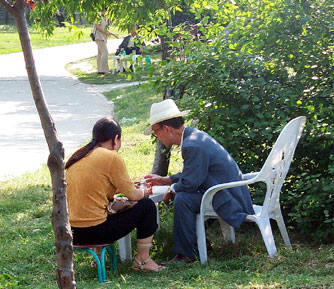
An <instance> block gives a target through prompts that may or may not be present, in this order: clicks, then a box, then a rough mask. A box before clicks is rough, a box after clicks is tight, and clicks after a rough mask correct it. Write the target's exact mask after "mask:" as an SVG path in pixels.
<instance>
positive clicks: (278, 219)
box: [276, 212, 292, 249]
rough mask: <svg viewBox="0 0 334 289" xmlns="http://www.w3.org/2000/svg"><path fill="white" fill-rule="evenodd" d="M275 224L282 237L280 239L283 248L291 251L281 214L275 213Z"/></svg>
mask: <svg viewBox="0 0 334 289" xmlns="http://www.w3.org/2000/svg"><path fill="white" fill-rule="evenodd" d="M276 222H277V225H278V228H279V231H280V232H281V235H282V238H283V240H284V244H285V246H286V247H288V248H289V249H292V246H291V243H290V239H289V235H288V231H287V230H286V227H285V224H284V220H283V216H282V213H281V212H276Z"/></svg>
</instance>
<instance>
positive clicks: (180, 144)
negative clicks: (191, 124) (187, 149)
mask: <svg viewBox="0 0 334 289" xmlns="http://www.w3.org/2000/svg"><path fill="white" fill-rule="evenodd" d="M186 127H187V126H186V125H185V126H184V128H183V131H182V136H181V144H180V147H181V149H182V144H183V136H184V131H185V130H186Z"/></svg>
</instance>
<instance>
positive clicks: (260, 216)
mask: <svg viewBox="0 0 334 289" xmlns="http://www.w3.org/2000/svg"><path fill="white" fill-rule="evenodd" d="M305 122H306V117H305V116H300V117H297V118H295V119H293V120H291V121H290V122H289V123H288V124H287V125H286V126H285V127H284V128H283V130H282V131H281V133H280V135H279V137H278V139H277V141H276V143H275V145H274V147H273V148H272V150H271V152H270V154H269V156H268V158H267V160H266V162H265V163H264V165H263V167H262V169H261V171H260V172H257V173H250V174H245V175H243V180H242V181H237V182H230V183H225V184H218V185H216V186H213V187H211V188H209V189H208V190H207V191H206V192H205V194H204V196H203V199H202V203H201V209H200V213H199V214H197V219H196V233H197V245H198V250H199V255H200V260H201V262H202V263H203V264H204V263H206V261H207V249H206V235H205V226H204V222H205V220H207V219H210V218H216V219H219V222H220V226H221V229H222V233H223V236H224V239H225V241H231V242H233V243H235V233H234V228H233V227H231V226H230V225H228V224H227V223H225V222H224V221H223V220H222V219H220V218H219V216H218V215H217V214H216V212H215V211H214V210H213V208H212V199H213V197H214V195H215V194H216V193H217V192H218V191H221V190H224V189H227V188H232V187H238V186H244V185H250V184H253V183H256V182H264V183H265V184H266V187H267V192H266V196H265V200H264V203H263V205H262V206H260V205H253V207H254V211H255V214H254V215H248V216H247V217H246V219H245V221H249V222H255V223H256V224H257V226H258V227H259V229H260V231H261V234H262V238H263V240H264V243H265V245H266V248H267V251H268V254H269V256H270V257H271V258H273V257H274V256H275V255H276V253H277V250H276V245H275V241H274V237H273V233H272V230H271V225H270V219H273V220H275V221H276V222H277V225H278V228H279V230H280V232H281V235H282V237H283V240H284V244H285V246H287V247H288V248H290V249H292V246H291V243H290V240H289V236H288V233H287V230H286V227H285V224H284V220H283V217H282V213H281V206H280V203H279V194H280V191H281V188H282V185H283V182H284V179H285V177H286V175H287V173H288V170H289V167H290V164H291V161H292V158H293V155H294V153H295V149H296V146H297V143H298V141H299V139H300V137H301V134H302V131H303V128H304V125H305Z"/></svg>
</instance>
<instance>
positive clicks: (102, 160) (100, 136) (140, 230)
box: [65, 118, 163, 272]
mask: <svg viewBox="0 0 334 289" xmlns="http://www.w3.org/2000/svg"><path fill="white" fill-rule="evenodd" d="M120 147H121V127H120V126H119V124H118V123H117V122H116V120H114V119H113V118H103V119H100V120H99V121H97V122H96V124H95V125H94V128H93V138H92V140H91V141H90V142H89V143H88V144H87V145H85V146H84V147H82V148H80V149H79V150H78V151H76V152H75V153H74V154H73V155H72V156H71V157H70V159H69V160H68V162H67V163H66V166H65V169H66V170H67V171H66V182H67V190H66V197H67V203H68V214H69V221H70V224H71V229H72V232H73V244H102V243H109V242H114V241H116V240H119V239H121V238H122V237H124V236H126V235H127V234H128V233H130V232H131V231H132V230H133V229H134V228H137V256H136V258H135V260H134V262H133V269H135V270H146V271H154V272H156V271H159V270H161V269H162V268H163V267H162V266H158V265H157V264H156V263H155V262H154V261H153V260H152V259H151V258H150V256H149V252H150V246H151V242H152V238H153V233H154V232H155V231H156V229H157V228H158V225H157V215H156V214H157V211H156V207H155V204H154V202H153V201H152V200H151V199H149V198H147V197H148V195H149V192H148V191H147V190H145V189H140V188H136V187H135V186H134V184H133V182H132V181H131V179H130V177H129V175H128V171H127V169H126V166H125V163H124V161H123V159H122V158H121V157H120V156H119V155H118V153H117V152H118V150H119V149H120ZM116 192H120V193H123V194H124V195H125V196H126V197H127V198H128V199H130V200H134V201H138V203H137V204H136V205H135V206H134V207H133V208H131V209H129V210H127V211H124V212H118V213H116V214H115V215H112V216H111V215H108V214H107V210H106V208H107V205H108V203H109V201H110V200H112V199H113V197H114V195H115V194H116Z"/></svg>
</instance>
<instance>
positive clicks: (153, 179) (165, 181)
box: [144, 174, 172, 186]
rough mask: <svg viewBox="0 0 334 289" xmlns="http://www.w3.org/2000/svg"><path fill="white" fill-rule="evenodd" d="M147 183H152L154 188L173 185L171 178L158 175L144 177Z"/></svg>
mask: <svg viewBox="0 0 334 289" xmlns="http://www.w3.org/2000/svg"><path fill="white" fill-rule="evenodd" d="M144 179H145V180H146V182H147V183H151V185H152V186H168V185H171V184H172V180H171V179H170V177H162V176H159V175H156V174H149V175H146V176H144Z"/></svg>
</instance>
